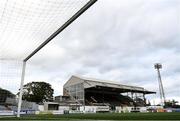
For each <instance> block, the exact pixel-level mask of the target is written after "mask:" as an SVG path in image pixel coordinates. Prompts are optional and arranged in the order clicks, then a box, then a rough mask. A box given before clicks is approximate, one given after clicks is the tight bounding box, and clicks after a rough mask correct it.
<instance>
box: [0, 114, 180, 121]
mask: <svg viewBox="0 0 180 121" xmlns="http://www.w3.org/2000/svg"><path fill="white" fill-rule="evenodd" d="M0 120H3V121H4V120H180V113H98V114H65V115H28V116H22V117H21V118H16V117H4V118H2V117H1V118H0Z"/></svg>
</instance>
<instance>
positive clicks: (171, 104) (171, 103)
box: [165, 99, 180, 108]
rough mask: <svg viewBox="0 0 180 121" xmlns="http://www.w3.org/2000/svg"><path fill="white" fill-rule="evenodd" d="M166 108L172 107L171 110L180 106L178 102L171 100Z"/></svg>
mask: <svg viewBox="0 0 180 121" xmlns="http://www.w3.org/2000/svg"><path fill="white" fill-rule="evenodd" d="M165 107H171V108H180V105H178V101H175V100H174V99H173V100H169V101H166V102H165Z"/></svg>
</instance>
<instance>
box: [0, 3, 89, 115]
mask: <svg viewBox="0 0 180 121" xmlns="http://www.w3.org/2000/svg"><path fill="white" fill-rule="evenodd" d="M88 2H89V0H0V111H2V110H11V111H15V113H17V105H18V98H17V93H18V92H19V88H20V82H21V74H22V64H23V63H22V60H24V59H25V58H26V57H27V56H28V55H29V54H30V53H32V52H33V51H34V50H35V49H36V48H37V47H39V46H40V45H41V44H42V43H43V42H44V41H45V40H46V39H47V38H48V37H49V36H50V35H52V34H53V33H54V32H55V31H56V30H57V29H58V28H59V27H61V26H62V25H63V24H64V23H65V22H67V21H68V20H69V19H70V18H71V17H72V16H73V15H74V14H75V13H76V12H77V11H79V10H80V9H81V8H82V7H83V6H84V5H85V4H87V3H88ZM33 106H34V103H30V102H26V101H23V102H22V106H21V110H22V109H31V108H32V109H35V108H33ZM29 107H31V108H29ZM35 107H37V106H35ZM6 113H7V112H6ZM15 113H13V114H15ZM1 114H2V112H1ZM1 114H0V115H1Z"/></svg>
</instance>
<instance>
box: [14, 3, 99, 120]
mask: <svg viewBox="0 0 180 121" xmlns="http://www.w3.org/2000/svg"><path fill="white" fill-rule="evenodd" d="M95 2H97V0H89V2H88V3H87V4H85V5H84V6H83V7H82V8H81V9H80V10H79V11H78V12H77V13H75V14H74V15H73V16H72V17H71V18H70V19H69V20H68V21H66V22H65V23H64V24H63V25H62V26H61V27H60V28H59V29H58V30H56V31H55V32H54V33H53V34H52V35H51V36H49V37H48V38H47V39H46V40H45V41H44V42H43V43H42V44H41V45H39V46H38V47H37V48H36V49H35V50H34V51H33V52H32V53H30V54H29V55H28V56H27V57H26V58H25V59H24V60H23V68H22V75H21V86H20V94H19V102H18V111H17V117H20V111H21V103H22V94H23V85H24V77H25V68H26V62H27V61H28V60H29V59H30V58H31V57H33V56H34V55H35V54H36V53H37V52H38V51H39V50H41V49H42V48H43V47H44V46H45V45H47V44H48V43H49V42H50V41H51V40H52V39H53V38H55V37H56V36H57V35H58V34H59V33H61V32H62V31H63V30H64V29H65V28H66V27H68V26H69V25H70V24H71V23H72V22H74V21H75V20H76V19H77V18H78V17H79V16H80V15H81V14H83V13H84V12H85V11H86V10H87V9H88V8H90V7H91V6H92V5H93V4H94V3H95Z"/></svg>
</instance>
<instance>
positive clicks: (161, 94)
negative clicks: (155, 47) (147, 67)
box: [154, 63, 166, 106]
mask: <svg viewBox="0 0 180 121" xmlns="http://www.w3.org/2000/svg"><path fill="white" fill-rule="evenodd" d="M154 68H155V69H156V70H157V74H158V83H159V93H160V99H161V105H162V106H164V105H165V102H166V98H165V93H164V87H163V83H162V79H161V73H160V69H162V65H161V64H160V63H155V64H154Z"/></svg>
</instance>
